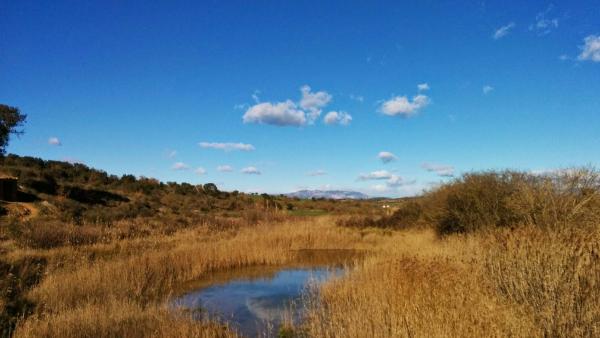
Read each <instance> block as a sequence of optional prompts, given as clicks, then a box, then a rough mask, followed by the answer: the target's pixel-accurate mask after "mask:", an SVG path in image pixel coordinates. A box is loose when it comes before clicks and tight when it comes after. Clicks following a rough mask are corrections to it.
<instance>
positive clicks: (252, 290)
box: [173, 250, 358, 337]
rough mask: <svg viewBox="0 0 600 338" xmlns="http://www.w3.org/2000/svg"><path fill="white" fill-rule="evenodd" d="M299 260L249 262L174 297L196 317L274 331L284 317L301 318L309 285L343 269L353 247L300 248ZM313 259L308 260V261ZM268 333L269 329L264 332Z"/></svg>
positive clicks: (253, 331)
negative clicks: (262, 264) (282, 264)
mask: <svg viewBox="0 0 600 338" xmlns="http://www.w3.org/2000/svg"><path fill="white" fill-rule="evenodd" d="M301 256H302V257H300V258H301V259H300V260H301V261H302V264H299V265H298V266H287V267H250V268H243V269H236V270H232V271H226V272H220V273H215V274H212V275H211V276H209V277H207V278H205V279H203V280H202V281H198V283H197V284H196V285H195V286H191V287H190V288H188V290H191V291H188V292H187V293H184V294H182V295H181V296H180V297H178V298H176V299H175V300H174V303H173V304H174V305H175V307H177V308H182V309H184V310H188V311H192V313H194V317H195V318H197V319H208V318H212V319H215V318H216V319H219V320H221V321H224V322H227V323H228V324H229V326H230V327H231V328H233V329H235V330H237V331H238V332H239V333H241V334H242V335H244V336H247V337H255V336H262V335H276V334H277V331H278V328H279V326H280V325H281V324H282V323H283V322H286V321H290V320H292V321H294V322H295V323H298V322H299V321H300V320H302V314H303V309H304V305H305V304H304V302H305V301H306V300H307V294H306V293H307V292H308V288H309V287H313V286H316V285H318V284H319V283H322V282H323V281H325V280H327V279H328V278H331V277H334V276H340V275H341V274H343V273H344V268H343V266H344V265H343V264H344V263H348V261H349V260H350V259H353V258H356V257H357V256H358V255H357V253H356V252H354V251H346V250H343V251H342V250H320V251H318V252H315V251H310V252H308V251H307V252H302V255H301ZM311 263H312V264H311ZM269 333H270V334H269Z"/></svg>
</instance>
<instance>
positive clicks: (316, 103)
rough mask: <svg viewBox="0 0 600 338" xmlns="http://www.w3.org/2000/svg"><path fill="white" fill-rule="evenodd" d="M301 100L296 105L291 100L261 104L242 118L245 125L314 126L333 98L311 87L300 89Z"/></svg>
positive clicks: (249, 110) (249, 109)
mask: <svg viewBox="0 0 600 338" xmlns="http://www.w3.org/2000/svg"><path fill="white" fill-rule="evenodd" d="M300 93H301V98H300V100H299V101H298V102H297V103H296V102H294V101H292V100H290V99H288V100H285V101H282V102H259V101H258V100H256V104H255V105H253V106H251V107H250V108H248V110H246V112H245V113H244V116H243V117H242V120H243V121H244V123H258V124H270V125H275V126H296V127H299V126H304V125H307V124H313V123H314V121H315V120H316V119H317V118H318V117H319V116H320V115H321V112H322V109H323V108H324V107H325V106H326V105H327V104H329V102H331V100H332V96H331V95H330V94H329V93H327V92H326V91H317V92H313V91H312V89H311V88H310V86H308V85H304V86H302V87H300Z"/></svg>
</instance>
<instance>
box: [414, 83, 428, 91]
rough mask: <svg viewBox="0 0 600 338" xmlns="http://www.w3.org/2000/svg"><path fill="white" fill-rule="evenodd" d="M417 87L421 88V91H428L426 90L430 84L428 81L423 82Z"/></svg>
mask: <svg viewBox="0 0 600 338" xmlns="http://www.w3.org/2000/svg"><path fill="white" fill-rule="evenodd" d="M417 88H419V91H420V92H422V91H426V90H429V84H427V83H421V84H418V85H417Z"/></svg>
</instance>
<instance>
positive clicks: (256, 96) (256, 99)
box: [252, 89, 260, 103]
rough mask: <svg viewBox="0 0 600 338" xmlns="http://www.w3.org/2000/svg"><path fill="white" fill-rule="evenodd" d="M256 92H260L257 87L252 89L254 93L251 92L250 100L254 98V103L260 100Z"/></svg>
mask: <svg viewBox="0 0 600 338" xmlns="http://www.w3.org/2000/svg"><path fill="white" fill-rule="evenodd" d="M258 94H260V90H258V89H256V90H254V93H252V100H254V103H259V102H260V98H259V97H258Z"/></svg>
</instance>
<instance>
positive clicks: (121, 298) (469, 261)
mask: <svg viewBox="0 0 600 338" xmlns="http://www.w3.org/2000/svg"><path fill="white" fill-rule="evenodd" d="M501 175H505V176H490V174H483V175H480V176H473V177H466V178H465V179H464V181H457V182H456V183H453V184H451V185H447V186H443V187H441V188H440V189H438V190H436V191H433V192H432V193H429V194H427V195H425V196H424V197H422V198H421V199H420V200H417V201H416V202H415V201H406V202H401V203H399V204H398V206H397V207H398V210H397V211H396V212H395V213H394V214H393V215H392V216H390V217H388V218H386V217H387V216H379V218H377V219H376V220H375V221H368V222H367V221H364V220H362V219H358V220H357V219H356V216H353V217H354V218H349V217H348V216H343V215H342V216H332V215H325V216H322V215H321V216H311V217H309V216H303V217H297V216H294V217H292V216H289V215H288V216H286V214H284V213H282V214H281V215H279V216H278V217H267V218H265V220H263V221H260V222H258V223H257V224H246V225H243V226H235V227H222V226H221V227H219V226H214V225H212V224H210V223H206V222H203V223H201V224H197V225H195V226H189V227H185V228H182V229H176V230H175V231H168V232H162V231H148V232H144V235H140V236H131V237H120V236H116V235H111V236H109V237H107V238H108V239H107V240H103V241H98V242H96V243H95V244H87V245H86V244H78V245H59V246H56V247H52V248H44V247H43V246H42V247H39V246H37V247H31V246H26V245H23V244H20V243H19V242H18V241H16V240H10V239H5V240H3V241H2V242H0V244H1V246H0V250H1V252H2V253H3V257H2V259H3V261H5V262H11V264H14V265H17V264H18V265H19V266H20V270H19V271H20V272H19V273H21V274H22V275H27V271H28V270H32V271H33V270H35V269H36V268H37V265H36V262H39V261H43V262H44V270H43V271H44V273H43V275H42V276H41V278H40V281H39V283H34V284H33V286H32V287H30V288H23V290H24V291H23V295H22V299H23V301H26V302H30V303H31V304H33V307H32V309H33V310H32V311H31V313H30V314H29V315H28V316H23V317H22V318H17V319H16V320H17V322H16V326H14V327H15V329H14V331H13V332H11V334H13V335H14V336H15V337H232V336H236V333H235V332H234V331H232V330H230V329H229V328H228V327H227V326H226V325H224V324H222V323H217V322H209V321H194V320H192V319H191V315H190V314H189V313H185V312H175V311H174V310H173V309H170V308H169V307H168V306H167V304H168V302H169V299H171V297H173V296H174V295H175V294H176V293H177V292H178V291H180V290H181V288H182V286H184V285H186V284H187V283H190V282H193V281H196V280H199V279H202V278H203V277H204V276H207V275H208V274H210V273H212V272H217V271H227V270H232V269H236V268H241V267H250V266H285V265H289V264H293V263H294V260H295V258H296V255H295V253H296V252H297V250H302V249H356V250H361V251H362V252H366V255H365V257H363V258H362V259H356V260H355V261H354V263H353V264H352V265H350V266H349V267H348V270H347V273H346V274H344V275H343V276H341V277H337V278H334V279H332V280H330V281H328V282H326V283H324V284H322V285H321V286H320V287H319V290H316V291H318V292H313V293H311V294H309V295H307V296H306V297H307V298H308V302H306V305H305V306H306V313H307V315H306V320H305V321H304V322H303V323H301V324H298V325H297V326H296V327H287V328H285V330H283V331H280V335H281V336H285V337H289V336H297V337H600V226H599V225H600V224H599V221H600V217H598V215H600V207H599V206H600V198H599V194H598V190H597V188H593V189H592V188H589V186H590V185H585V186H584V185H582V183H581V182H592V183H593V184H596V182H597V180H596V178H597V177H596V176H595V177H596V178H595V179H594V180H588V179H587V178H586V180H585V181H584V180H583V179H582V177H584V176H580V177H579V178H576V180H573V181H568V180H563V181H559V183H552V184H549V183H548V182H549V181H546V180H538V179H537V178H535V177H533V178H531V177H521V176H518V175H516V174H510V175H506V174H501ZM585 177H587V176H585ZM585 177H584V178H585ZM551 179H552V180H554V178H551ZM531 182H534V183H531ZM535 182H538V183H535ZM565 182H566V183H565ZM569 182H575V183H569ZM567 183H568V184H567ZM569 184H570V185H569ZM586 184H587V183H586ZM403 208H404V209H403ZM407 208H408V209H407ZM506 220H510V221H511V222H513V223H507V221H506ZM136 222H137V223H132V224H133V225H131V226H132V227H136V228H143V227H144V225H143V224H141V223H140V222H139V221H136ZM428 222H431V223H432V224H428ZM409 223H410V224H412V225H410V224H409ZM413 223H414V224H413ZM348 224H351V225H352V226H349V225H348ZM360 224H366V225H364V226H360ZM389 224H396V225H395V226H389ZM403 224H409V225H406V226H405V225H403ZM55 226H56V225H51V227H55ZM165 226H166V227H168V225H165ZM467 226H470V227H471V228H467ZM39 227H41V225H40V226H39ZM126 227H127V226H126V225H124V224H120V225H119V226H118V228H126ZM461 227H462V228H461ZM36 229H38V228H34V229H33V230H34V231H38V230H36ZM49 229H53V228H49ZM85 229H86V228H85V226H83V227H81V226H72V225H65V227H64V229H63V230H62V231H64V232H69V231H73V232H74V234H75V232H76V234H77V236H79V237H77V236H75V235H73V236H75V237H74V238H83V237H82V236H84V235H85V233H86V231H87V230H85ZM448 229H459V230H461V229H467V230H468V231H454V232H452V231H448ZM39 231H40V233H49V230H48V229H45V230H44V229H42V228H39ZM94 231H96V230H94ZM67 235H69V234H67ZM69 236H71V235H69ZM4 238H8V237H6V236H4ZM32 238H33V237H32ZM38 241H39V240H38ZM59 243H62V242H60V241H59ZM9 277H10V276H9ZM8 279H10V278H8ZM10 285H13V284H10ZM13 286H14V285H13ZM13 286H11V287H13ZM5 299H8V298H5ZM11 299H12V298H11ZM19 299H21V298H19ZM8 306H9V305H8V304H4V303H0V307H1V308H2V309H3V311H4V310H5V309H8Z"/></svg>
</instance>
